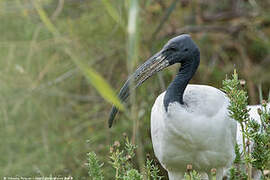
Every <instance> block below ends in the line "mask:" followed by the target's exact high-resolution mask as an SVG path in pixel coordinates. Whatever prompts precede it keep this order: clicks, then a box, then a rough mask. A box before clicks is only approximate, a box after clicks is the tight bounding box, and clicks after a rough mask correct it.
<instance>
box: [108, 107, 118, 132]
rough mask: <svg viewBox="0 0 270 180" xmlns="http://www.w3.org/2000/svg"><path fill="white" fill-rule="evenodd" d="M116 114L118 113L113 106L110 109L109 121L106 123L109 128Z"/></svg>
mask: <svg viewBox="0 0 270 180" xmlns="http://www.w3.org/2000/svg"><path fill="white" fill-rule="evenodd" d="M117 112H118V109H117V108H116V107H115V106H113V107H112V110H111V113H110V117H109V121H108V124H109V128H111V127H112V125H113V120H114V118H115V116H116V114H117Z"/></svg>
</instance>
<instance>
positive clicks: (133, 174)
mask: <svg viewBox="0 0 270 180" xmlns="http://www.w3.org/2000/svg"><path fill="white" fill-rule="evenodd" d="M142 179H143V176H142V175H141V174H140V173H139V172H138V171H137V170H136V169H131V170H128V171H127V175H124V176H123V180H142Z"/></svg>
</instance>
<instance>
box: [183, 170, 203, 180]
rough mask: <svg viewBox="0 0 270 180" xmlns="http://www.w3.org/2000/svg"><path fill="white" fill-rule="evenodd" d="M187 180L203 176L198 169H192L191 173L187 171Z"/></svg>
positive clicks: (199, 179) (199, 178)
mask: <svg viewBox="0 0 270 180" xmlns="http://www.w3.org/2000/svg"><path fill="white" fill-rule="evenodd" d="M184 178H185V180H201V176H200V174H199V173H197V172H196V171H194V170H193V171H191V172H190V173H185V176H184Z"/></svg>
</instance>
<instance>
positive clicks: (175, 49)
mask: <svg viewBox="0 0 270 180" xmlns="http://www.w3.org/2000/svg"><path fill="white" fill-rule="evenodd" d="M167 51H178V49H177V48H176V47H173V46H172V47H169V48H168V49H167Z"/></svg>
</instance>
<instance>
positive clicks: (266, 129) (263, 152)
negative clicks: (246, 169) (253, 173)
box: [248, 101, 270, 172]
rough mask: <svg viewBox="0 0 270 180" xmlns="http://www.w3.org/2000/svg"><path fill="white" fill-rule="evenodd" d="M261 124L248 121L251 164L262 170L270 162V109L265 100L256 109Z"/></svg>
mask: <svg viewBox="0 0 270 180" xmlns="http://www.w3.org/2000/svg"><path fill="white" fill-rule="evenodd" d="M258 113H259V115H260V119H261V125H260V124H259V123H257V122H255V121H251V122H250V123H249V129H248V130H249V135H250V137H251V139H252V140H253V142H254V149H253V151H252V153H251V156H252V158H253V159H254V160H253V161H252V165H253V166H254V167H256V168H257V169H259V170H261V171H262V172H263V171H264V170H265V169H266V168H267V167H269V162H270V111H269V109H268V107H267V103H266V102H265V101H263V102H262V108H261V109H258Z"/></svg>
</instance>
